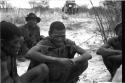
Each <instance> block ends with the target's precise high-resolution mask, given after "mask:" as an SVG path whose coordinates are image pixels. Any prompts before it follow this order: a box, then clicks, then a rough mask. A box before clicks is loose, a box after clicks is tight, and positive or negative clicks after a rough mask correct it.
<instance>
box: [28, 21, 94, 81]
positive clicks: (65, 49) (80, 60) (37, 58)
mask: <svg viewBox="0 0 125 83" xmlns="http://www.w3.org/2000/svg"><path fill="white" fill-rule="evenodd" d="M65 34H66V29H65V26H64V24H63V23H62V22H59V21H55V22H53V23H52V24H51V25H50V29H49V36H48V37H46V38H44V39H43V40H41V41H40V42H39V43H38V44H37V45H36V46H34V47H33V48H31V49H30V50H29V51H28V52H27V57H28V58H30V59H31V64H30V66H29V70H30V69H31V68H33V67H35V66H37V65H38V64H40V63H45V64H47V65H48V67H49V79H48V80H49V83H76V82H77V81H78V77H79V75H80V74H82V72H84V71H85V70H86V69H87V67H88V60H89V59H91V58H92V56H91V55H90V54H89V53H87V52H86V51H85V50H84V49H82V48H81V47H79V46H77V45H76V44H75V42H73V41H71V40H69V39H66V35H65ZM76 53H78V54H80V56H78V57H75V58H74V55H75V54H76Z"/></svg>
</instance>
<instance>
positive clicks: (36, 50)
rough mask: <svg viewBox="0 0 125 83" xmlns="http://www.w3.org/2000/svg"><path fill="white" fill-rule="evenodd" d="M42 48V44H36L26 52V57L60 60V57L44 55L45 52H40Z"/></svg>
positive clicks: (45, 60)
mask: <svg viewBox="0 0 125 83" xmlns="http://www.w3.org/2000/svg"><path fill="white" fill-rule="evenodd" d="M40 50H41V46H40V45H36V46H34V47H32V48H31V49H30V50H29V51H28V52H27V53H26V55H25V56H26V57H27V58H30V59H32V60H35V61H38V62H58V61H59V59H61V58H58V57H52V56H47V55H44V54H43V53H41V52H40Z"/></svg>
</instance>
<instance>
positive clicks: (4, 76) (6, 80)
mask: <svg viewBox="0 0 125 83" xmlns="http://www.w3.org/2000/svg"><path fill="white" fill-rule="evenodd" d="M1 82H2V83H14V80H13V79H12V77H11V76H10V75H9V72H8V68H7V62H6V61H1Z"/></svg>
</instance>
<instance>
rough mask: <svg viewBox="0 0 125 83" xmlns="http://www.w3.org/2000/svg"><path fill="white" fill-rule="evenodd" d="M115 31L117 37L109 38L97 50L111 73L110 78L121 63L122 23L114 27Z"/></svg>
mask: <svg viewBox="0 0 125 83" xmlns="http://www.w3.org/2000/svg"><path fill="white" fill-rule="evenodd" d="M115 32H116V35H117V37H113V38H110V39H109V40H108V42H107V43H106V44H104V45H103V46H101V47H100V48H99V49H98V50H97V54H99V55H101V56H102V58H103V61H104V64H105V66H106V68H107V69H108V70H109V72H110V73H111V79H112V77H114V74H115V72H116V70H117V68H119V67H120V65H121V64H122V23H120V24H118V25H117V26H116V27H115Z"/></svg>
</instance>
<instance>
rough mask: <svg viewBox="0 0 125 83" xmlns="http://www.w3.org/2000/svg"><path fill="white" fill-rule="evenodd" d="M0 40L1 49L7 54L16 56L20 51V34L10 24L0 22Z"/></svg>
mask: <svg viewBox="0 0 125 83" xmlns="http://www.w3.org/2000/svg"><path fill="white" fill-rule="evenodd" d="M0 32H1V36H0V40H1V44H2V45H1V47H2V49H3V50H5V51H6V52H7V53H10V54H16V53H17V52H18V50H19V49H20V46H21V45H20V41H21V37H22V36H21V32H20V30H19V29H18V28H17V27H16V26H15V25H14V24H12V23H10V22H6V21H2V22H0Z"/></svg>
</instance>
